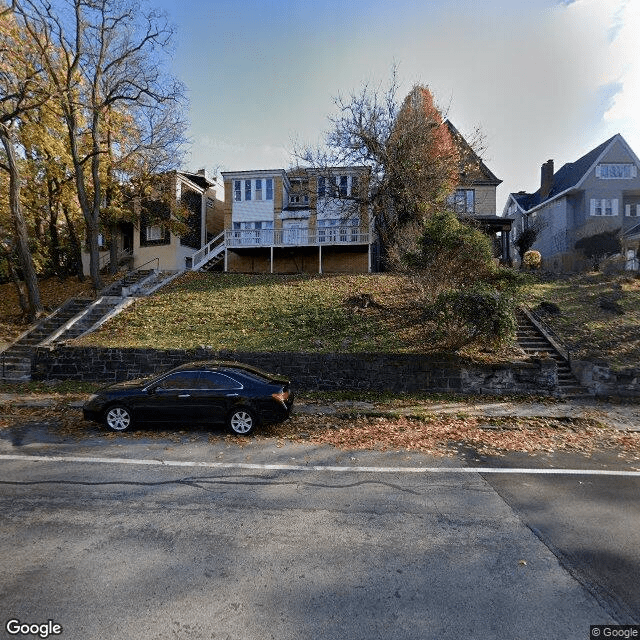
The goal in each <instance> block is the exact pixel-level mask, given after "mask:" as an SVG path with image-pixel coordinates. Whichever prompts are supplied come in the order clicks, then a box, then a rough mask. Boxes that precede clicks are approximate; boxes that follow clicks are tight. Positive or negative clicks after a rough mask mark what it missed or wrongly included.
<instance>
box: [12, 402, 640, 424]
mask: <svg viewBox="0 0 640 640" xmlns="http://www.w3.org/2000/svg"><path fill="white" fill-rule="evenodd" d="M64 401H65V398H64V396H63V395H56V394H29V395H24V394H17V393H0V404H9V405H12V406H16V407H30V408H35V409H42V408H47V407H53V406H55V405H56V404H59V403H60V402H64ZM83 403H84V401H83V400H73V401H70V402H68V404H69V406H71V407H76V408H78V409H79V408H81V407H82V405H83ZM372 411H376V412H381V413H386V412H388V413H390V414H394V415H398V414H404V415H413V414H416V415H425V414H436V415H438V414H442V415H447V414H461V415H469V416H486V417H506V416H511V417H520V418H527V417H529V418H538V417H545V418H593V419H596V420H600V421H601V422H603V423H605V424H607V425H608V426H610V427H613V428H615V429H620V430H621V431H640V403H635V404H633V403H614V402H606V401H600V400H595V399H591V398H580V399H574V400H570V401H564V402H549V403H544V402H527V401H524V400H522V399H518V400H509V399H507V398H505V399H504V400H500V401H498V402H496V401H495V399H493V400H492V401H490V400H487V402H482V401H478V399H477V398H474V399H473V401H470V402H460V401H459V402H441V403H434V404H430V403H424V404H416V405H412V406H409V407H403V408H398V409H389V408H385V407H384V406H383V407H376V405H375V404H373V403H371V402H357V401H340V402H331V403H326V404H322V403H306V404H305V403H300V402H297V403H296V404H294V413H298V414H308V415H335V414H340V413H345V412H349V413H353V412H362V413H363V414H366V413H368V412H372Z"/></svg>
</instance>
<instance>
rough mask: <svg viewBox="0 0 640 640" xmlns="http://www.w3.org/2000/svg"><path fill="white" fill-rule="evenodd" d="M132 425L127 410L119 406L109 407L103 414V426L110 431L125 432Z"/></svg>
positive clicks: (129, 413)
mask: <svg viewBox="0 0 640 640" xmlns="http://www.w3.org/2000/svg"><path fill="white" fill-rule="evenodd" d="M132 423H133V419H132V418H131V412H130V411H129V409H127V408H126V407H123V406H122V405H119V404H116V405H113V406H112V407H109V408H108V409H107V410H106V412H105V414H104V424H105V426H106V427H107V429H111V431H126V430H127V429H129V428H130V427H131V425H132Z"/></svg>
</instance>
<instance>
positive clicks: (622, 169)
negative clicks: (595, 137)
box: [596, 163, 638, 180]
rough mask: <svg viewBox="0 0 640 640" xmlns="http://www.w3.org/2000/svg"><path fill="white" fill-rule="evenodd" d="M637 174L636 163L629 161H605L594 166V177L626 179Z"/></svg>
mask: <svg viewBox="0 0 640 640" xmlns="http://www.w3.org/2000/svg"><path fill="white" fill-rule="evenodd" d="M637 175H638V170H637V168H636V165H635V164H631V163H626V164H623V163H607V164H599V165H598V166H597V167H596V177H597V178H602V179H603V180H628V179H629V178H635V177H637Z"/></svg>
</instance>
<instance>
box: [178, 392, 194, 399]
mask: <svg viewBox="0 0 640 640" xmlns="http://www.w3.org/2000/svg"><path fill="white" fill-rule="evenodd" d="M190 397H191V394H190V393H181V394H180V395H178V398H190Z"/></svg>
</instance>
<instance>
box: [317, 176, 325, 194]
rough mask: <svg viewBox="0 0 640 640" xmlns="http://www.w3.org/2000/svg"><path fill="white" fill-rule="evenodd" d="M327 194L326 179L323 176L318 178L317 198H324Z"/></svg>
mask: <svg viewBox="0 0 640 640" xmlns="http://www.w3.org/2000/svg"><path fill="white" fill-rule="evenodd" d="M326 193H327V179H326V178H324V177H323V176H320V177H319V178H318V198H324V197H325V195H326Z"/></svg>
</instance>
